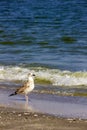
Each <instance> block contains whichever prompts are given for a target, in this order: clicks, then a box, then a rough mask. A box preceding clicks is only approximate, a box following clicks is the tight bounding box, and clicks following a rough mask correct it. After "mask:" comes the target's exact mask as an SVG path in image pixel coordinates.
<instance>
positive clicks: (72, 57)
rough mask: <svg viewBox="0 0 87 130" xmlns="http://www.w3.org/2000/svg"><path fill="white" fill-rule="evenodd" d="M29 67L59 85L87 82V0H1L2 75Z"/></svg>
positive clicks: (3, 77)
mask: <svg viewBox="0 0 87 130" xmlns="http://www.w3.org/2000/svg"><path fill="white" fill-rule="evenodd" d="M17 67H18V68H17ZM30 67H35V68H32V70H34V71H35V72H36V73H37V75H39V78H40V77H41V76H42V78H43V77H44V75H45V77H44V78H47V77H48V80H51V81H53V83H54V84H58V85H60V86H61V85H64V86H67V85H87V72H86V71H87V1H86V0H73V1H71V0H67V1H65V0H0V68H1V69H0V73H1V75H0V78H1V79H7V78H9V79H14V75H15V74H18V77H15V79H18V78H19V76H20V75H21V74H24V75H25V74H26V73H27V71H28V70H29V69H30ZM38 67H39V68H38ZM44 67H45V69H44ZM47 68H49V69H47ZM42 70H43V71H42ZM53 70H54V71H53ZM45 71H46V72H45ZM18 72H19V73H18ZM8 75H11V76H10V77H8ZM12 76H13V77H12ZM46 76H47V77H46ZM23 78H25V77H23V76H22V77H21V79H23ZM64 79H66V80H65V81H64ZM54 81H56V83H55V82H54ZM60 81H61V82H60ZM59 82H60V83H59Z"/></svg>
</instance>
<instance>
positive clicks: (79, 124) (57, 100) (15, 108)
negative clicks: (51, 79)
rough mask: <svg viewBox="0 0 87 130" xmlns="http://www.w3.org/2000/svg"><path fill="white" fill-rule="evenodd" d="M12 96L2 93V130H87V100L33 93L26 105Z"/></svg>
mask: <svg viewBox="0 0 87 130" xmlns="http://www.w3.org/2000/svg"><path fill="white" fill-rule="evenodd" d="M11 92H12V90H10V91H9V90H4V89H0V130H7V129H8V130H20V129H21V130H87V113H86V112H87V111H86V110H87V109H86V108H87V104H86V100H87V99H86V98H81V99H79V98H76V97H60V96H52V95H40V94H35V93H32V94H31V95H30V96H29V97H30V101H29V104H26V102H25V98H24V96H20V95H18V96H14V97H12V98H10V97H8V95H9V94H10V93H11ZM68 98H69V99H68ZM47 104H48V105H47ZM71 104H72V105H71ZM70 106H71V107H70ZM56 107H57V108H56Z"/></svg>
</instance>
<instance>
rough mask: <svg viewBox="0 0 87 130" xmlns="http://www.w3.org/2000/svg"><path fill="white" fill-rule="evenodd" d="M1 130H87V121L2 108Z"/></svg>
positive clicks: (0, 109) (0, 116) (0, 110)
mask: <svg viewBox="0 0 87 130" xmlns="http://www.w3.org/2000/svg"><path fill="white" fill-rule="evenodd" d="M0 130H87V120H79V119H67V118H58V117H54V116H50V115H47V114H40V113H33V112H20V111H18V109H12V108H6V107H0Z"/></svg>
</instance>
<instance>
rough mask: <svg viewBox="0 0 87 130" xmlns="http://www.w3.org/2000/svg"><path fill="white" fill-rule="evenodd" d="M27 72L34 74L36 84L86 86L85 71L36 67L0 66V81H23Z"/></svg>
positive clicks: (86, 75) (86, 72)
mask: <svg viewBox="0 0 87 130" xmlns="http://www.w3.org/2000/svg"><path fill="white" fill-rule="evenodd" d="M29 72H33V73H35V74H36V78H35V82H36V83H37V84H51V85H53V86H62V87H66V86H68V87H71V88H72V87H83V86H84V87H86V86H87V71H77V72H71V71H68V70H65V71H62V70H59V69H51V68H48V67H38V66H36V67H31V66H22V65H21V66H0V80H1V81H14V82H15V81H25V80H26V79H27V74H28V73H29Z"/></svg>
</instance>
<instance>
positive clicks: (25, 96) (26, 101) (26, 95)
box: [25, 95, 28, 104]
mask: <svg viewBox="0 0 87 130" xmlns="http://www.w3.org/2000/svg"><path fill="white" fill-rule="evenodd" d="M25 98H26V103H27V104H28V96H27V95H25Z"/></svg>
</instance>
